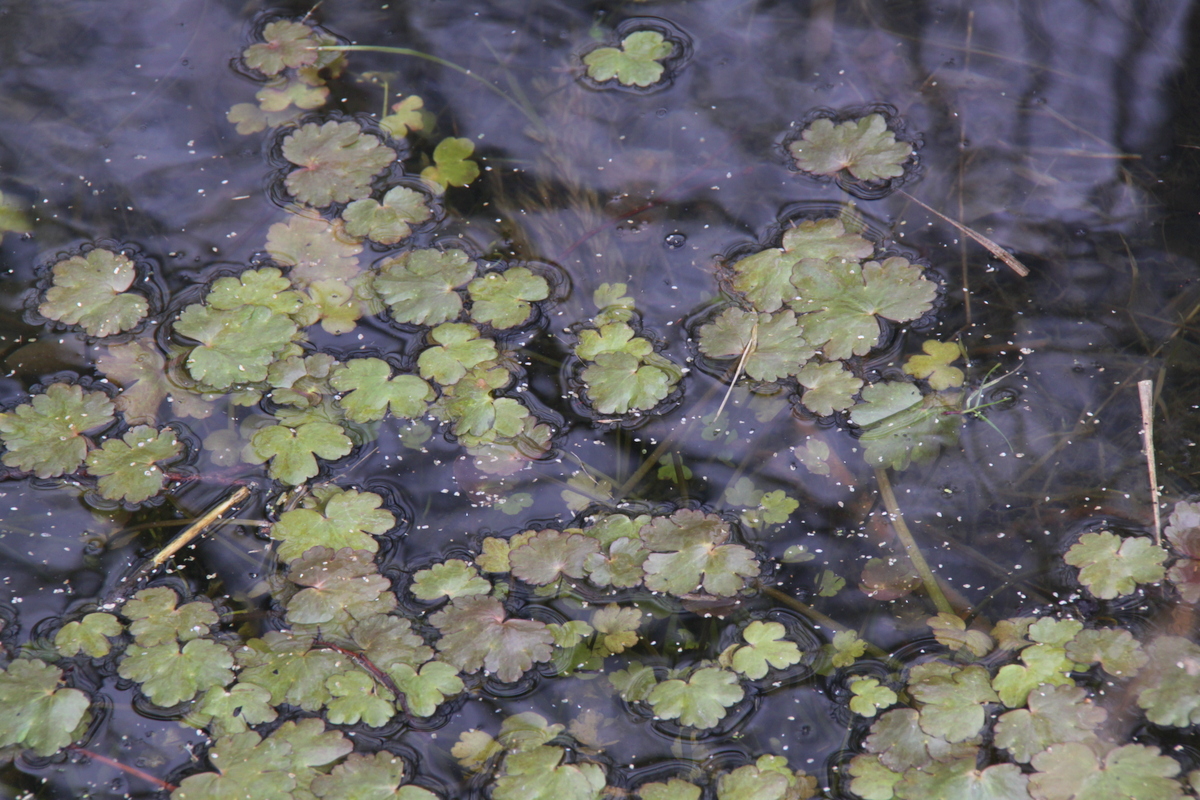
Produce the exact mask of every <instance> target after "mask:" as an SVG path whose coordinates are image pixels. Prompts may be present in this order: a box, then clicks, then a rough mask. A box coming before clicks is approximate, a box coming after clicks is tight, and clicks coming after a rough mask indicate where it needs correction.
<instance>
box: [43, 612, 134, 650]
mask: <svg viewBox="0 0 1200 800" xmlns="http://www.w3.org/2000/svg"><path fill="white" fill-rule="evenodd" d="M120 635H121V623H120V621H119V620H118V619H117V618H116V617H114V616H113V615H112V614H106V613H104V612H102V611H101V612H96V613H92V614H88V615H86V616H84V618H83V619H80V620H75V621H73V622H68V623H67V624H66V625H63V626H62V627H61V628H59V629H58V633H56V634H55V635H54V649H55V650H57V651H58V654H59V655H60V656H62V657H64V658H70V657H71V656H73V655H75V654H76V653H79V652H81V651H82V652H83V653H85V654H86V655H89V656H91V657H92V658H103V657H104V656H106V655H108V654H109V651H111V650H112V642H110V641H109V640H108V637H110V636H120Z"/></svg>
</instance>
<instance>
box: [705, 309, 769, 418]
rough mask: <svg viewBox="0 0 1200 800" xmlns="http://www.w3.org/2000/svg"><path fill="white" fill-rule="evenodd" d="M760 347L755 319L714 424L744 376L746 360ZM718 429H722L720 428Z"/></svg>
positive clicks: (715, 415)
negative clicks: (739, 380)
mask: <svg viewBox="0 0 1200 800" xmlns="http://www.w3.org/2000/svg"><path fill="white" fill-rule="evenodd" d="M757 347H758V322H757V321H755V323H754V327H752V328H751V329H750V340H749V341H748V342H746V346H745V347H744V348H742V357H741V358H739V359H738V363H737V369H735V370H734V371H733V380H731V381H730V382H729V389H728V390H726V392H725V397H723V398H722V399H721V405H719V406H717V413H716V414H714V415H713V425H716V424H717V421H718V420H720V419H721V412H722V411H724V410H725V404H726V403H728V402H729V396H730V395H731V394H733V387H734V386H737V382H738V378H740V377H742V370H743V369H745V368H746V362H747V361H749V360H750V355H751V354H752V353H753V352H754V350H755V348H757ZM717 430H720V428H718V429H717Z"/></svg>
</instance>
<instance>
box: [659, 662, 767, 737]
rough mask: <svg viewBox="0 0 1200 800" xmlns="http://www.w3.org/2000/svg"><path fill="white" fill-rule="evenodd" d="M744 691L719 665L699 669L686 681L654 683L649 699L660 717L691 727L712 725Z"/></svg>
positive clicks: (734, 677)
mask: <svg viewBox="0 0 1200 800" xmlns="http://www.w3.org/2000/svg"><path fill="white" fill-rule="evenodd" d="M744 695H745V692H744V691H743V690H742V687H741V686H740V685H739V684H738V679H737V676H736V675H734V674H733V673H732V672H729V671H727V670H723V669H720V668H718V667H704V668H703V669H698V670H696V671H695V672H694V673H692V676H691V677H690V678H688V679H687V680H686V681H682V680H678V679H676V680H669V681H663V682H662V683H660V684H658V685H657V686H655V687H654V688H653V689H651V690H650V694H649V695H647V696H646V702H647V703H649V704H650V707H651V708H653V709H654V715H655V716H656V717H657V718H659V719H678V720H679V723H680V724H681V725H687V726H688V727H692V728H701V729H703V728H711V727H713V726H714V725H716V724H717V723H718V722H720V721H721V720H722V719H724V717H725V714H726V713H727V712H726V709H727V708H729V707H730V706H732V705H733V704H734V703H736V702H738V701H739V700H741V699H742V697H743V696H744Z"/></svg>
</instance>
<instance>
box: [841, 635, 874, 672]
mask: <svg viewBox="0 0 1200 800" xmlns="http://www.w3.org/2000/svg"><path fill="white" fill-rule="evenodd" d="M833 651H834V653H833V666H835V667H848V666H850V665H851V664H853V663H854V662H855V661H857V660H858V659H859V657H860V656H862V654H863V653H865V652H867V643H866V642H864V641H863V640H862V639H859V638H858V631H838V632H837V633H835V634H834V635H833Z"/></svg>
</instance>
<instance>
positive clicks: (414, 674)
mask: <svg viewBox="0 0 1200 800" xmlns="http://www.w3.org/2000/svg"><path fill="white" fill-rule="evenodd" d="M388 674H389V675H391V676H392V680H394V681H395V682H396V686H397V687H398V688H399V689H400V691H402V692H404V701H405V703H406V705H407V706H408V710H409V711H410V712H412V713H413V714H416V715H417V716H418V717H430V716H433V713H434V712H435V711H437V707H438V706H439V705H441V704H442V703H443V702H445V700H446V698H447V697H452V696H454V695H456V694H458V693H459V692H461V691H462V690H463V682H462V679H461V678H459V677H458V670H457V669H455V668H454V667H452V666H450V665H449V664H446V663H444V662H442V661H430V662H429V663H427V664H423V665H422V666H421V668H420V671H419V672H418V671H417V670H416V669H414V668H413V667H411V666H409V665H408V664H397V665H395V666H394V667H392V668H391V669H389V670H388Z"/></svg>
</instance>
